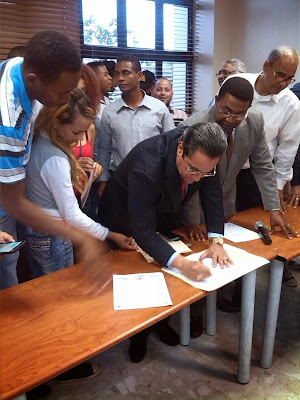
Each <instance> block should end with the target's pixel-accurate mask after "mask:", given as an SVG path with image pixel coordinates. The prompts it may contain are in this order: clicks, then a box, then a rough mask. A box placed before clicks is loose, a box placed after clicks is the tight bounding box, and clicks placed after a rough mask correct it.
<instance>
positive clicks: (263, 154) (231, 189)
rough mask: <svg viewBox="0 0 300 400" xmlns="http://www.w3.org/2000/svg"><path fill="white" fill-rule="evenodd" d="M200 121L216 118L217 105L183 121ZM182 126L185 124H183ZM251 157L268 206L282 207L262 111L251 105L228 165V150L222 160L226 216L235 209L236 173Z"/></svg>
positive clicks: (239, 129) (272, 207) (220, 173)
mask: <svg viewBox="0 0 300 400" xmlns="http://www.w3.org/2000/svg"><path fill="white" fill-rule="evenodd" d="M199 122H216V106H213V107H211V108H208V109H206V110H204V111H201V112H199V113H196V114H194V115H192V116H191V117H190V118H188V119H186V120H185V121H184V122H183V123H182V124H183V125H185V126H191V125H194V124H196V123H199ZM180 126H182V125H180ZM248 158H249V161H250V168H251V171H252V172H253V175H254V177H255V180H256V182H257V185H258V187H259V190H260V193H261V196H262V200H263V204H264V208H265V209H266V210H271V209H274V208H279V207H280V203H279V198H278V191H277V183H276V175H275V170H274V166H273V164H272V159H271V156H270V153H269V150H268V146H267V143H266V139H265V133H264V121H263V117H262V114H261V113H260V112H259V111H256V110H251V109H249V112H248V115H247V118H245V119H244V120H243V121H242V122H241V124H240V125H239V126H238V127H237V128H236V129H235V139H234V148H233V153H232V156H231V159H230V163H229V166H228V169H227V161H226V153H224V154H223V156H222V158H221V160H220V162H219V164H218V170H219V176H220V183H221V186H222V191H223V203H224V213H225V218H229V217H230V216H232V215H233V214H234V213H235V202H236V177H237V174H238V173H239V172H240V170H241V169H242V167H243V165H244V164H245V162H246V161H247V159H248ZM192 203H194V204H195V203H196V199H193V202H190V203H189V204H188V205H187V207H186V222H187V223H190V221H189V219H190V217H189V216H190V214H191V213H192V215H194V211H193V210H191V209H190V208H191V204H192Z"/></svg>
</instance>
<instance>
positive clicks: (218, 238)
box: [208, 237, 224, 245]
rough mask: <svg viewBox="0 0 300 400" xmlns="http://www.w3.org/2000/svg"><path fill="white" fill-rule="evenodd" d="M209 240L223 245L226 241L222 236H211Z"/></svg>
mask: <svg viewBox="0 0 300 400" xmlns="http://www.w3.org/2000/svg"><path fill="white" fill-rule="evenodd" d="M208 241H209V242H210V243H216V244H221V245H222V244H223V243H224V239H223V238H222V237H211V238H208Z"/></svg>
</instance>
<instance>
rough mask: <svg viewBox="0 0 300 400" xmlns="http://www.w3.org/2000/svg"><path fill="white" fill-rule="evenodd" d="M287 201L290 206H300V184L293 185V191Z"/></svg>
mask: <svg viewBox="0 0 300 400" xmlns="http://www.w3.org/2000/svg"><path fill="white" fill-rule="evenodd" d="M287 202H288V207H292V206H294V208H297V207H298V205H299V204H300V185H297V186H292V189H291V193H290V196H289V198H288V199H287Z"/></svg>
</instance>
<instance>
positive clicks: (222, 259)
mask: <svg viewBox="0 0 300 400" xmlns="http://www.w3.org/2000/svg"><path fill="white" fill-rule="evenodd" d="M207 257H209V258H211V259H212V262H213V266H214V267H216V266H217V264H218V263H219V264H220V266H221V268H224V267H229V266H230V264H233V261H232V260H231V258H230V257H229V256H228V254H227V252H226V251H225V250H224V247H223V246H222V245H220V244H217V243H211V244H210V246H209V248H208V249H207V250H206V251H205V252H204V253H203V254H202V256H201V257H200V261H202V260H204V258H207Z"/></svg>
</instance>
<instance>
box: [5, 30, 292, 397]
mask: <svg viewBox="0 0 300 400" xmlns="http://www.w3.org/2000/svg"><path fill="white" fill-rule="evenodd" d="M19 56H21V57H19ZM297 67H298V56H297V53H296V51H295V50H294V49H293V48H291V47H289V46H279V47H277V48H275V49H273V50H272V51H271V52H270V54H269V56H268V57H267V59H266V61H265V62H264V64H263V66H262V71H261V72H259V73H246V67H245V65H244V63H243V62H241V61H240V60H238V59H227V60H225V61H224V62H223V64H222V66H221V67H220V70H219V72H218V73H217V79H218V81H219V84H220V90H219V92H218V93H217V94H216V96H215V98H214V99H213V101H212V102H211V103H210V105H209V107H208V108H207V109H206V110H202V111H200V112H198V113H193V114H192V115H191V116H188V114H187V112H186V111H185V110H180V109H176V108H174V107H173V106H172V98H173V95H174V93H173V87H172V82H171V80H170V79H168V78H166V77H159V78H158V79H156V77H155V75H154V74H153V72H151V71H147V70H146V71H142V70H141V65H140V62H139V60H138V59H137V58H136V57H135V56H132V55H124V56H121V57H119V58H118V60H117V62H116V63H115V62H113V61H108V60H98V61H92V62H90V63H88V64H83V63H82V60H81V57H80V54H79V52H78V50H77V48H76V46H75V45H74V44H73V43H72V41H71V40H70V39H69V38H68V37H66V36H65V35H63V34H61V33H58V32H55V31H44V32H40V33H38V34H36V35H35V36H33V37H32V38H31V39H30V40H29V42H28V44H27V45H26V48H24V46H18V48H15V49H13V51H11V52H10V54H9V56H8V58H7V60H5V61H3V62H2V63H1V64H0V71H1V74H0V107H1V110H0V121H1V124H0V184H1V188H0V190H1V191H0V207H1V208H0V229H1V231H0V242H1V243H4V242H9V241H13V240H25V241H26V244H25V246H24V254H25V255H26V258H27V260H28V264H29V270H30V278H32V279H33V278H37V277H39V276H42V275H45V274H48V273H51V272H53V271H56V270H58V269H62V268H66V267H68V266H70V265H73V264H74V263H75V262H79V261H84V260H88V261H89V262H99V261H98V260H99V256H100V255H101V254H103V253H104V252H106V251H108V249H115V248H118V247H119V248H123V249H126V250H129V251H130V250H135V249H137V246H140V247H141V248H142V249H143V250H144V251H146V252H147V253H148V254H150V255H151V256H152V257H153V258H154V259H155V260H156V261H158V262H159V263H160V264H161V265H162V266H170V265H172V266H174V267H176V268H178V269H179V270H181V271H183V272H184V274H185V275H186V276H188V277H189V278H191V279H194V280H202V279H205V278H206V277H208V276H209V274H210V272H209V268H208V267H206V266H205V265H204V264H203V263H202V260H203V258H205V257H211V258H212V259H213V264H214V265H217V263H219V264H220V265H221V266H222V267H223V268H227V267H229V268H230V265H231V263H232V261H231V259H230V257H229V256H228V254H227V253H226V251H225V250H224V248H223V245H222V244H223V239H222V236H223V234H224V221H225V219H226V218H228V217H230V216H232V215H233V214H234V213H235V212H236V211H241V210H245V209H248V208H251V207H255V206H258V205H262V206H263V207H264V209H265V210H266V211H268V212H269V215H270V227H271V230H272V232H275V231H276V230H278V229H279V230H281V231H282V233H283V234H284V235H285V236H286V237H287V238H288V239H291V238H292V237H293V236H298V233H297V232H296V231H295V230H294V229H293V227H292V226H291V225H289V224H288V223H287V222H286V220H285V217H284V214H285V213H286V210H287V207H289V206H290V207H291V206H294V207H298V205H299V200H300V173H299V170H300V168H299V165H300V160H299V157H300V154H299V141H300V118H299V115H300V102H299V84H296V85H295V86H294V88H293V89H292V90H290V89H289V88H288V86H289V85H290V84H292V83H293V82H294V80H295V78H294V77H295V74H296V70H297ZM116 86H117V87H118V88H119V90H120V91H121V96H120V97H119V98H118V99H116V100H114V101H111V99H114V96H112V95H111V94H112V93H113V92H114V90H115V87H116ZM293 91H294V93H293ZM297 96H298V98H297ZM179 226H185V227H186V230H187V235H188V236H189V238H190V239H194V240H207V239H208V249H207V251H206V252H205V253H204V255H203V256H202V258H201V260H199V261H195V262H194V261H189V260H187V259H185V258H184V257H183V256H182V255H180V254H178V253H177V252H175V251H174V250H173V248H172V247H171V246H170V245H169V244H168V243H167V242H166V241H165V240H164V239H163V238H162V237H161V236H160V235H159V234H158V232H166V231H171V230H173V229H175V228H177V227H179ZM106 240H107V241H108V242H109V247H108V245H107V244H104V242H105V241H106ZM18 257H19V253H18V252H15V253H13V254H9V255H6V256H5V257H3V258H2V259H1V260H0V290H1V289H5V288H8V287H11V286H14V285H16V284H18V277H17V261H18ZM283 283H284V284H286V285H288V286H297V281H296V280H295V278H294V277H293V275H292V273H291V271H290V269H289V268H288V265H286V266H285V270H284V278H283ZM218 305H219V306H220V308H221V309H223V310H224V311H229V312H233V311H238V310H239V307H240V285H239V284H238V282H237V284H236V290H235V293H234V294H233V297H232V300H229V299H225V298H221V297H220V299H218ZM199 310H201V305H197V304H196V305H194V306H193V308H192V313H191V315H192V318H191V336H192V337H198V336H200V335H201V333H202V318H201V311H199ZM152 331H154V332H155V333H156V334H158V336H159V337H160V339H161V341H162V342H164V343H166V344H167V345H170V346H175V345H177V344H178V343H179V337H178V335H177V333H176V332H175V331H174V330H173V329H172V328H171V327H170V325H169V319H166V320H164V321H161V322H160V323H158V324H156V325H154V327H152V328H148V329H146V330H144V331H143V332H141V333H139V334H137V335H135V336H133V337H132V338H131V343H130V347H129V357H130V359H131V361H132V362H140V361H142V360H143V358H144V357H145V354H146V349H147V338H148V336H149V334H150V332H152ZM99 370H100V368H99V366H97V365H95V364H91V363H83V364H81V365H79V366H77V367H75V368H73V369H72V370H70V371H67V372H66V373H64V374H62V375H60V376H59V377H58V380H59V381H60V382H66V381H72V380H77V379H86V378H89V377H91V376H94V375H96V374H98V373H99ZM45 392H47V388H45V385H43V386H42V387H40V388H39V389H38V390H35V391H33V392H32V393H29V394H28V398H38V397H39V395H41V393H42V394H43V393H45ZM30 396H31V397H30ZM34 396H35V397H34Z"/></svg>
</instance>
